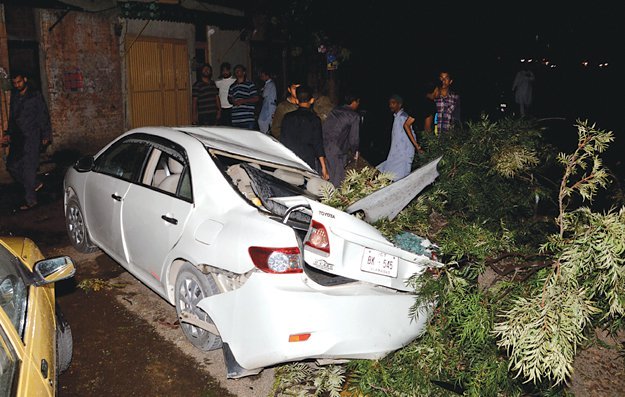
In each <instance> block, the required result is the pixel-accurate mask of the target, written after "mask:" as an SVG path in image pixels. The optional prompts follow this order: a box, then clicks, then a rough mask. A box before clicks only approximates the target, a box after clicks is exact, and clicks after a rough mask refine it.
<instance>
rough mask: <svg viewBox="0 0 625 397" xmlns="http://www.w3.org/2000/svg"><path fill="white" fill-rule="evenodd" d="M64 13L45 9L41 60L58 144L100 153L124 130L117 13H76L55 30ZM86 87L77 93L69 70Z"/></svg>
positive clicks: (41, 21)
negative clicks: (69, 81) (69, 77)
mask: <svg viewBox="0 0 625 397" xmlns="http://www.w3.org/2000/svg"><path fill="white" fill-rule="evenodd" d="M60 16H61V12H60V11H54V10H39V28H40V64H41V68H42V76H43V78H42V79H45V81H44V84H43V87H46V86H47V90H44V94H47V95H46V96H47V99H48V105H49V108H50V116H51V120H52V128H53V134H54V135H53V137H54V144H53V147H52V150H51V151H52V152H53V151H55V150H58V149H66V148H71V149H77V150H80V151H82V152H94V151H96V150H98V149H99V148H100V147H101V146H103V145H104V144H106V143H107V142H108V141H109V140H110V139H112V138H113V137H115V136H118V135H119V134H120V133H122V132H123V131H124V123H123V121H124V105H123V104H124V101H123V95H122V87H121V81H122V77H121V73H122V71H121V59H120V55H119V54H120V53H119V43H118V40H117V37H116V36H115V33H114V25H115V23H117V17H116V16H115V15H114V14H108V13H98V14H88V13H79V12H70V13H68V14H67V15H66V16H65V18H64V19H63V20H62V21H61V22H60V23H58V24H57V25H56V26H55V27H54V28H53V29H52V31H50V30H49V29H50V28H51V27H52V25H53V24H54V23H55V22H57V20H58V19H59V17H60ZM76 71H78V72H79V73H80V74H81V75H82V79H83V87H82V88H81V89H78V90H74V91H72V90H71V89H69V87H68V85H67V79H68V73H70V72H76Z"/></svg>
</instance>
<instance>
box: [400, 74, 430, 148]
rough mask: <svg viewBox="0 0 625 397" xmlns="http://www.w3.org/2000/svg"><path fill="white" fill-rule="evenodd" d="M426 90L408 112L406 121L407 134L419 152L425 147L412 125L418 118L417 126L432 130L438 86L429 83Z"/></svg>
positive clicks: (427, 130) (426, 130) (428, 130)
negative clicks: (415, 135)
mask: <svg viewBox="0 0 625 397" xmlns="http://www.w3.org/2000/svg"><path fill="white" fill-rule="evenodd" d="M424 92H425V95H424V96H423V97H422V98H420V99H419V100H418V101H417V105H416V106H415V107H414V108H413V109H410V110H409V111H408V112H407V113H408V118H407V119H406V121H405V122H404V131H405V132H406V136H408V139H410V142H412V145H413V146H414V147H415V149H416V150H417V152H419V153H423V149H422V148H421V145H419V143H418V142H417V140H416V139H415V137H414V135H413V133H412V132H413V130H414V129H413V127H412V125H413V124H414V122H415V121H417V120H418V122H417V128H423V131H425V132H432V129H433V126H434V115H435V114H436V103H435V100H436V98H437V97H438V86H437V85H435V84H432V83H428V84H426V85H425V89H424Z"/></svg>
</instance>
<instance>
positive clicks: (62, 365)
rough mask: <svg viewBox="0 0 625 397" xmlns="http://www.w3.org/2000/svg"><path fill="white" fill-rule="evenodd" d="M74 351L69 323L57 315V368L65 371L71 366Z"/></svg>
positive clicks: (61, 371) (59, 370) (59, 371)
mask: <svg viewBox="0 0 625 397" xmlns="http://www.w3.org/2000/svg"><path fill="white" fill-rule="evenodd" d="M73 352H74V340H73V338H72V329H71V328H70V326H69V324H68V323H67V322H65V321H64V320H62V318H59V317H58V316H57V320H56V368H57V371H58V373H59V374H60V373H63V372H65V371H66V370H67V369H68V368H69V364H70V363H71V362H72V355H73Z"/></svg>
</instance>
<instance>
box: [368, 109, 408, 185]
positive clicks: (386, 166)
mask: <svg viewBox="0 0 625 397" xmlns="http://www.w3.org/2000/svg"><path fill="white" fill-rule="evenodd" d="M394 116H395V120H394V121H393V131H392V132H391V148H390V150H389V152H388V157H387V158H386V160H385V161H384V162H382V163H380V164H379V165H378V166H377V167H376V168H377V169H378V170H380V172H387V173H390V174H393V181H397V180H399V179H401V178H403V177H405V176H406V175H408V174H410V170H411V168H412V160H413V158H414V153H415V148H414V146H413V145H412V142H410V138H408V135H407V134H406V131H404V123H405V122H406V120H407V119H408V114H407V113H406V112H405V111H404V109H401V110H400V111H399V112H397V113H395V114H394ZM411 133H412V134H413V136H414V131H412V127H411Z"/></svg>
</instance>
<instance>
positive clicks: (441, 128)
mask: <svg viewBox="0 0 625 397" xmlns="http://www.w3.org/2000/svg"><path fill="white" fill-rule="evenodd" d="M439 80H440V83H439V84H433V83H430V84H427V85H426V86H425V87H424V90H423V94H422V96H421V97H420V98H419V101H418V102H417V104H416V106H414V107H413V108H412V109H408V108H406V107H404V100H403V99H402V97H400V96H399V95H393V96H391V98H390V99H389V108H390V110H391V112H393V115H394V121H393V129H392V131H391V147H390V150H389V153H388V157H387V158H386V160H385V161H384V162H382V163H381V164H379V165H378V166H377V168H378V170H380V171H381V172H386V173H389V174H391V175H392V176H393V180H394V181H397V180H399V179H402V178H404V177H405V176H406V175H408V174H409V173H410V171H411V167H412V161H413V159H414V155H415V153H416V152H418V153H423V148H422V147H421V145H419V143H418V141H417V136H416V134H415V129H417V131H424V132H425V133H434V134H436V135H438V136H439V137H440V138H441V139H443V137H444V135H445V134H446V133H448V132H449V130H450V129H451V127H452V126H453V125H454V124H455V123H458V122H460V96H459V95H458V94H457V93H455V92H454V91H453V90H452V89H451V85H452V83H453V78H452V76H451V74H450V73H449V72H447V71H444V72H441V73H440V74H439ZM415 123H418V124H416V125H415Z"/></svg>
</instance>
